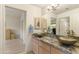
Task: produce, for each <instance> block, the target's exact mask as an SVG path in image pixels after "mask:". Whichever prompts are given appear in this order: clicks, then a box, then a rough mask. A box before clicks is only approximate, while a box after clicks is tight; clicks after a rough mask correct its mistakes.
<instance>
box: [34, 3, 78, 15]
mask: <svg viewBox="0 0 79 59" xmlns="http://www.w3.org/2000/svg"><path fill="white" fill-rule="evenodd" d="M34 5H35V6H38V7H40V8H47V6H50V5H51V4H34ZM75 8H79V4H60V7H59V8H58V9H57V10H55V11H53V13H54V14H60V13H63V12H65V11H68V10H72V9H75Z"/></svg>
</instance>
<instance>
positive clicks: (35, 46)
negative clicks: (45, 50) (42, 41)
mask: <svg viewBox="0 0 79 59" xmlns="http://www.w3.org/2000/svg"><path fill="white" fill-rule="evenodd" d="M38 41H39V40H38V39H36V38H34V39H32V50H33V52H34V53H35V54H37V53H38Z"/></svg>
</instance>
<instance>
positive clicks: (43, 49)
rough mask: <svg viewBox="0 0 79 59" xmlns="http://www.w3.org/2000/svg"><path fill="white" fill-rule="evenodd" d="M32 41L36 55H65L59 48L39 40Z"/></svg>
mask: <svg viewBox="0 0 79 59" xmlns="http://www.w3.org/2000/svg"><path fill="white" fill-rule="evenodd" d="M32 40H33V41H32V50H33V52H34V53H35V54H63V52H62V51H60V50H59V49H58V48H55V47H53V46H52V45H50V44H48V43H46V42H43V41H41V40H39V38H33V39H32Z"/></svg>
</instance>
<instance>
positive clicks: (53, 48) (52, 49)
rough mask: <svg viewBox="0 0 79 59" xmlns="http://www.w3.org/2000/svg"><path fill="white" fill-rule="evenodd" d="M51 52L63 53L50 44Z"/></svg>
mask: <svg viewBox="0 0 79 59" xmlns="http://www.w3.org/2000/svg"><path fill="white" fill-rule="evenodd" d="M51 54H63V53H62V52H61V51H60V50H58V49H57V48H55V47H53V46H51Z"/></svg>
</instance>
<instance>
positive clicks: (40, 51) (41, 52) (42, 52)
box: [39, 47, 50, 54]
mask: <svg viewBox="0 0 79 59" xmlns="http://www.w3.org/2000/svg"><path fill="white" fill-rule="evenodd" d="M39 54H50V51H48V50H46V49H44V48H43V47H39Z"/></svg>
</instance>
